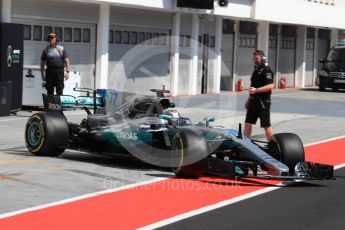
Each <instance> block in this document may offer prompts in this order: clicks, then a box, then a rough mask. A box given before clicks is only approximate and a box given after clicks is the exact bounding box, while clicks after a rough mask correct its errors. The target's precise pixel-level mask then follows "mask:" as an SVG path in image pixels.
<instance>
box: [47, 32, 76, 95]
mask: <svg viewBox="0 0 345 230" xmlns="http://www.w3.org/2000/svg"><path fill="white" fill-rule="evenodd" d="M47 40H48V42H49V44H48V45H47V46H46V47H45V48H44V50H43V52H42V56H41V75H42V80H43V81H45V82H46V89H47V93H48V95H53V94H54V88H56V94H57V95H62V94H63V88H64V78H65V80H68V79H69V71H70V61H69V58H68V55H67V52H66V49H65V48H64V47H63V46H61V45H59V44H58V39H57V36H56V34H55V33H50V34H49V35H48V38H47ZM45 66H47V69H46V70H45ZM65 67H66V75H65V76H64V70H65V69H64V68H65Z"/></svg>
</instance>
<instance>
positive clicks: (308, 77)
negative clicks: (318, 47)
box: [305, 28, 315, 86]
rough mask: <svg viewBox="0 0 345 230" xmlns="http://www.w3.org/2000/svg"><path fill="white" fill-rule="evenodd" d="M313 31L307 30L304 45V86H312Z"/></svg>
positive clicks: (311, 29)
mask: <svg viewBox="0 0 345 230" xmlns="http://www.w3.org/2000/svg"><path fill="white" fill-rule="evenodd" d="M314 37H315V29H313V28H308V32H307V43H306V56H305V59H306V60H305V61H306V65H305V86H313V85H314V81H315V79H314V55H315V48H314V46H315V45H314V44H315V38H314Z"/></svg>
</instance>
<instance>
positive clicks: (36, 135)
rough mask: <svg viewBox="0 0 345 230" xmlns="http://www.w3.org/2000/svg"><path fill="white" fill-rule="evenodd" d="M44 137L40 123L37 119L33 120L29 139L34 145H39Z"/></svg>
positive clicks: (28, 134)
mask: <svg viewBox="0 0 345 230" xmlns="http://www.w3.org/2000/svg"><path fill="white" fill-rule="evenodd" d="M41 139H42V130H41V126H40V123H39V122H37V121H33V122H31V124H30V125H29V128H28V131H27V140H28V142H29V144H30V145H31V146H32V147H37V146H38V145H39V144H40V142H41Z"/></svg>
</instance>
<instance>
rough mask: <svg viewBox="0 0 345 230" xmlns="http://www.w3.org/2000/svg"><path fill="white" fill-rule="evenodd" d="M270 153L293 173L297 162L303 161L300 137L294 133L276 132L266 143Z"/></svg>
mask: <svg viewBox="0 0 345 230" xmlns="http://www.w3.org/2000/svg"><path fill="white" fill-rule="evenodd" d="M268 147H269V149H270V153H271V155H272V156H273V157H274V158H276V159H277V160H279V161H280V162H282V163H283V164H285V165H286V166H288V167H289V171H290V175H293V174H294V171H295V166H296V164H297V163H298V162H304V160H305V157H304V147H303V143H302V141H301V139H300V138H299V137H298V136H297V135H296V134H294V133H278V134H275V135H273V136H272V139H271V141H270V142H269V143H268Z"/></svg>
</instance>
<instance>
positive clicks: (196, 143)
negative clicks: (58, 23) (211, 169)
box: [171, 132, 206, 178]
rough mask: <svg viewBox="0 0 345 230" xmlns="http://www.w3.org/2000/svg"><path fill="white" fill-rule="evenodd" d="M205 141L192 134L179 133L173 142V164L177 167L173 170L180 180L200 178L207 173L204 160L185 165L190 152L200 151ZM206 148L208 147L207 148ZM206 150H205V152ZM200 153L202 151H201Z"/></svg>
mask: <svg viewBox="0 0 345 230" xmlns="http://www.w3.org/2000/svg"><path fill="white" fill-rule="evenodd" d="M204 143H205V141H204V140H203V138H200V137H198V136H196V135H195V134H193V133H192V132H183V133H177V134H176V135H175V137H174V139H173V142H172V149H171V151H172V154H171V156H172V157H173V160H174V161H173V163H174V164H175V165H176V166H177V167H173V168H172V170H173V172H174V173H175V176H176V177H178V178H199V177H201V176H203V175H204V173H205V171H206V160H205V159H202V160H200V161H198V162H195V163H192V164H188V165H184V161H185V158H186V157H187V156H188V154H190V152H195V151H198V149H196V148H200V147H201V148H204V146H203V145H204ZM205 147H206V146H205ZM205 150H206V149H204V151H205ZM199 151H200V150H199Z"/></svg>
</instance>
